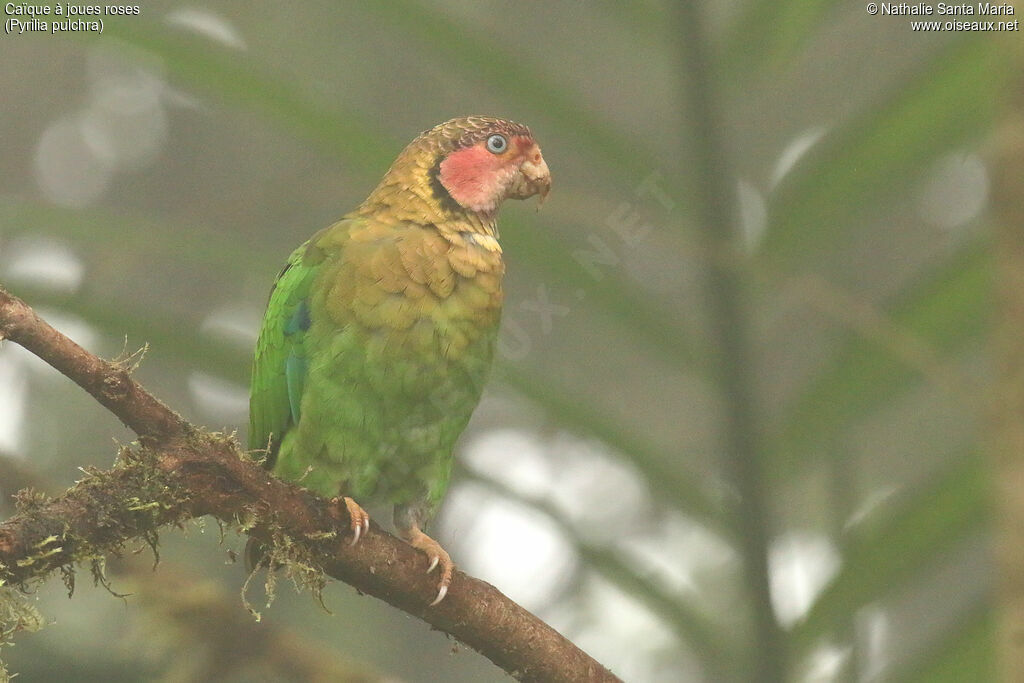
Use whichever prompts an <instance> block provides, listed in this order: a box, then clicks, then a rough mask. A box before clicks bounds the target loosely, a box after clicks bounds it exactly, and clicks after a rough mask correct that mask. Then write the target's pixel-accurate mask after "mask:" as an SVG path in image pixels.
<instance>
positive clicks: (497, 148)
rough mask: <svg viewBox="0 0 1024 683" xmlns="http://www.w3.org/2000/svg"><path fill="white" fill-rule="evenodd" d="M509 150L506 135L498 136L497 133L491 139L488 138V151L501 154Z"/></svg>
mask: <svg viewBox="0 0 1024 683" xmlns="http://www.w3.org/2000/svg"><path fill="white" fill-rule="evenodd" d="M506 149H508V140H506V139H505V136H504V135H498V134H497V133H495V134H494V135H492V136H491V137H489V138H487V151H488V152H491V153H493V154H501V153H502V152H504V151H505V150H506Z"/></svg>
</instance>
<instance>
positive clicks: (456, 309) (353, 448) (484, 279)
mask: <svg viewBox="0 0 1024 683" xmlns="http://www.w3.org/2000/svg"><path fill="white" fill-rule="evenodd" d="M550 187H551V175H550V173H549V171H548V167H547V164H546V162H545V161H544V157H543V156H542V155H541V151H540V147H539V146H538V145H537V143H536V142H535V141H534V139H533V136H532V135H531V133H530V130H529V129H528V128H527V127H526V126H523V125H520V124H517V123H513V122H511V121H506V120H503V119H497V118H491V117H485V116H468V117H464V118H458V119H452V120H451V121H447V122H445V123H442V124H440V125H438V126H435V127H434V128H431V129H430V130H428V131H426V132H424V133H423V134H421V135H420V136H419V137H417V138H416V139H415V140H413V141H412V142H411V143H410V144H409V145H408V146H407V147H406V148H405V149H404V150H403V151H402V153H401V154H399V155H398V158H397V159H396V160H395V162H394V163H393V164H392V165H391V168H390V169H389V170H388V171H387V173H386V174H385V175H384V177H383V179H382V180H381V181H380V183H379V184H378V185H377V187H376V189H375V190H374V191H373V192H372V193H371V194H370V196H369V197H367V199H366V200H365V201H364V202H363V203H362V204H360V205H359V207H358V208H356V209H355V210H354V211H352V212H351V213H349V214H347V215H345V216H344V217H343V218H342V219H341V220H339V221H338V222H337V223H335V224H333V225H331V226H330V227H327V228H325V229H323V230H321V231H320V232H318V233H316V234H315V235H314V236H313V237H312V238H310V240H309V241H308V242H306V243H305V244H303V245H302V246H301V247H299V248H298V249H296V250H295V251H294V252H292V255H291V256H290V257H289V258H288V263H287V264H286V265H285V267H284V269H283V270H282V271H281V272H280V274H279V275H278V276H277V280H276V281H275V283H274V287H273V290H272V291H271V294H270V301H269V303H268V305H267V311H266V315H265V317H264V320H263V327H262V329H261V331H260V336H259V340H258V341H257V343H256V353H255V358H254V361H253V371H252V387H251V392H250V398H249V409H250V428H249V446H250V448H252V449H260V450H263V449H266V450H267V452H268V457H267V466H268V467H269V468H272V470H273V472H274V474H276V475H278V476H279V477H281V478H283V479H287V480H290V481H294V482H297V483H299V484H301V485H302V486H305V487H307V488H309V489H310V490H312V491H314V492H316V493H319V494H321V495H324V496H328V497H334V496H341V498H340V499H339V500H340V501H342V502H344V504H345V506H346V507H347V509H348V511H349V513H350V516H351V519H352V533H353V538H352V543H353V544H354V543H356V542H358V541H359V538H360V535H361V534H362V533H365V531H366V530H367V529H368V528H369V516H368V515H367V514H366V512H365V511H364V510H363V508H362V507H361V506H360V505H359V504H358V503H357V502H356V501H357V500H359V501H363V502H364V503H385V504H390V505H393V506H394V524H395V528H396V530H397V531H398V533H399V535H400V536H401V537H402V538H403V539H405V540H406V541H407V542H408V543H409V544H411V545H412V546H413V547H415V548H417V549H419V550H420V551H422V552H423V553H424V554H426V556H427V558H428V560H429V568H428V569H427V572H428V573H429V572H431V571H433V570H434V569H435V568H436V567H440V582H439V585H438V594H437V598H436V599H435V601H434V603H432V604H436V603H437V602H440V601H441V600H442V599H443V598H444V596H445V595H446V593H447V591H448V585H449V583H450V582H451V577H452V570H453V567H454V565H453V564H452V560H451V557H450V556H449V555H448V553H447V552H446V551H445V550H444V548H442V547H441V546H440V544H438V543H437V542H436V541H435V540H433V539H432V538H430V537H429V536H427V535H426V534H425V533H423V530H422V528H423V526H424V524H425V523H426V522H427V521H428V520H429V519H430V518H431V517H432V515H433V513H434V512H435V510H436V509H437V507H438V505H439V503H440V502H441V499H442V497H443V496H444V494H445V491H446V489H447V488H448V480H449V476H450V473H451V467H452V458H453V455H452V451H453V448H454V445H455V441H456V439H458V437H459V434H461V433H462V431H463V429H465V427H466V424H467V423H468V422H469V418H470V415H471V414H472V412H473V409H474V408H475V407H476V405H477V402H478V401H479V400H480V394H481V392H482V391H483V386H484V382H485V381H486V378H487V374H488V370H489V368H490V366H491V360H492V357H493V355H494V347H495V341H496V337H497V332H498V321H499V318H500V315H501V304H502V288H501V282H502V276H503V274H504V270H505V267H504V263H503V262H502V256H501V247H500V245H499V244H498V231H497V227H496V219H497V212H498V209H499V207H500V206H501V204H502V202H503V201H504V200H505V199H507V198H510V197H511V198H515V199H525V198H527V197H530V196H533V195H538V196H539V199H540V200H541V201H543V199H544V197H545V196H546V195H547V193H548V191H549V189H550Z"/></svg>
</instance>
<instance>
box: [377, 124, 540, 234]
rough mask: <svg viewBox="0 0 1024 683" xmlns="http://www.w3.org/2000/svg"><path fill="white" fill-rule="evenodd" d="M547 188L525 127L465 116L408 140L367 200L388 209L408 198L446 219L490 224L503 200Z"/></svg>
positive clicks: (537, 149) (535, 147)
mask: <svg viewBox="0 0 1024 683" xmlns="http://www.w3.org/2000/svg"><path fill="white" fill-rule="evenodd" d="M550 189H551V173H550V171H548V165H547V163H546V162H545V161H544V156H543V155H542V154H541V151H540V146H539V145H538V144H537V142H536V140H534V139H533V135H532V134H531V133H530V129H529V128H527V127H526V126H524V125H521V124H518V123H514V122H512V121H507V120H505V119H498V118H493V117H489V116H466V117H463V118H458V119H452V120H450V121H446V122H444V123H442V124H439V125H437V126H434V127H433V128H431V129H430V130H428V131H425V132H423V133H422V134H421V135H420V136H419V137H417V138H416V139H415V140H413V141H412V142H411V143H409V145H408V146H407V147H406V148H405V149H404V150H403V151H402V153H401V154H399V155H398V158H397V159H396V160H395V162H394V163H393V164H392V166H391V169H390V170H389V171H388V173H387V175H386V176H385V177H384V179H383V180H382V181H381V184H380V186H378V188H377V190H376V191H375V192H374V194H373V195H371V197H370V200H376V202H377V203H387V204H388V205H389V208H391V209H392V210H395V209H399V208H401V207H399V206H396V205H397V204H399V203H408V205H409V208H412V206H416V207H417V209H418V210H419V211H423V212H425V213H427V214H436V213H441V214H444V215H445V217H446V218H447V219H449V220H450V219H456V220H457V219H459V218H460V216H465V217H472V218H475V219H478V220H479V221H481V222H482V223H484V224H490V223H493V221H494V218H495V215H496V213H497V211H498V208H499V207H500V206H501V204H502V202H504V201H505V200H506V199H509V198H512V199H526V198H527V197H532V196H534V195H537V196H538V198H539V200H540V201H543V200H544V198H545V197H546V196H547V194H548V191H549V190H550ZM370 200H368V201H370ZM385 200H386V201H385ZM424 204H429V206H425V205H424Z"/></svg>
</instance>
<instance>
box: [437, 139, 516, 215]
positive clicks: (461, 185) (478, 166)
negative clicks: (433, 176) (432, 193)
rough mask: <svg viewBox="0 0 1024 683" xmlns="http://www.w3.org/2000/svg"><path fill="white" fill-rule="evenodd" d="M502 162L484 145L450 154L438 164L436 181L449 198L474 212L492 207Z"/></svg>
mask: <svg viewBox="0 0 1024 683" xmlns="http://www.w3.org/2000/svg"><path fill="white" fill-rule="evenodd" d="M503 165H504V164H503V163H502V160H501V159H500V158H499V157H498V156H497V155H495V154H491V153H490V152H488V151H487V150H486V149H484V147H483V145H474V146H472V147H467V148H465V149H460V150H459V151H457V152H452V153H451V154H449V155H448V156H447V157H446V158H445V159H444V161H442V162H441V168H440V174H439V179H440V180H441V184H442V185H444V189H446V190H448V194H450V195H451V196H452V199H454V200H455V201H457V202H458V203H459V204H461V205H462V206H464V207H466V208H467V209H471V210H473V211H491V210H493V209H494V208H495V205H496V204H497V201H498V196H497V195H498V193H499V191H500V189H501V188H500V183H501V180H502V178H503V177H504V175H505V174H504V173H502V167H503Z"/></svg>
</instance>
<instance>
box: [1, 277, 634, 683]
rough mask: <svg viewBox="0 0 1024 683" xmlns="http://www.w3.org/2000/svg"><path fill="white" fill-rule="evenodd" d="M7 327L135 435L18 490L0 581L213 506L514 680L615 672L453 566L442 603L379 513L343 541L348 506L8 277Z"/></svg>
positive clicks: (10, 335) (20, 581)
mask: <svg viewBox="0 0 1024 683" xmlns="http://www.w3.org/2000/svg"><path fill="white" fill-rule="evenodd" d="M2 339H8V340H10V341H12V342H15V343H17V344H19V345H21V346H23V347H25V348H26V349H27V350H29V351H30V352H32V353H34V354H35V355H37V356H39V357H40V358H41V359H43V360H44V361H46V362H47V363H49V364H50V365H52V366H53V367H54V368H56V369H57V370H58V371H60V372H61V373H62V374H64V375H65V376H67V377H68V378H69V379H71V380H72V381H74V382H75V383H76V384H78V385H79V386H81V387H82V388H83V389H85V390H86V391H87V392H89V393H90V394H91V395H92V396H93V397H94V398H96V400H97V401H99V402H100V403H101V404H103V406H105V407H106V408H107V409H108V410H110V411H111V412H112V413H114V414H115V415H116V416H117V417H118V418H119V419H120V420H121V421H122V422H124V424H125V425H127V426H128V427H129V428H131V429H132V430H133V431H134V432H135V433H136V434H137V435H138V437H139V440H138V444H137V445H133V446H131V447H127V448H123V449H122V450H121V453H120V457H119V458H118V463H117V464H116V465H115V466H114V467H113V468H112V469H109V470H102V471H101V470H89V471H87V476H86V477H85V478H84V479H82V480H81V481H80V482H78V483H77V484H76V485H75V486H73V487H71V488H70V489H68V490H67V491H65V492H64V493H63V494H61V495H60V496H58V497H56V498H53V499H48V498H45V497H43V496H39V495H33V494H23V495H21V496H20V501H19V512H18V513H17V514H16V515H15V516H14V517H12V518H10V519H9V520H7V521H5V522H4V523H2V524H0V585H14V586H22V587H24V586H27V585H28V584H30V583H32V582H35V581H40V580H43V579H44V578H46V577H48V576H49V575H51V574H52V573H53V572H54V571H57V570H61V571H62V572H63V573H64V574H65V577H67V576H68V575H69V573H70V571H69V570H70V568H72V567H73V566H74V565H75V564H76V563H78V562H82V561H95V560H96V559H97V558H102V557H103V556H105V555H106V554H108V553H116V552H118V551H119V550H120V549H121V548H122V547H123V546H124V544H126V543H127V542H129V541H133V540H138V539H141V540H143V541H147V542H152V541H153V540H154V539H155V534H156V532H157V530H158V529H160V528H161V527H163V526H167V525H177V524H181V523H182V522H184V521H185V520H188V519H191V518H193V517H199V516H202V515H212V516H214V517H216V518H217V519H220V520H222V521H225V522H227V523H229V524H238V525H241V526H243V527H244V528H245V529H246V530H247V532H248V533H249V534H250V535H252V536H255V537H257V538H260V539H261V540H264V541H265V542H267V543H269V544H273V545H274V546H280V545H281V544H282V542H283V543H285V544H287V545H288V546H289V552H293V553H297V554H296V555H294V556H295V557H299V558H302V559H303V560H304V561H309V562H310V563H311V564H312V565H313V566H315V567H317V568H319V569H322V570H323V572H324V573H326V574H327V575H329V576H332V577H334V578H337V579H340V580H342V581H345V582H346V583H348V584H350V585H352V586H353V587H355V588H356V589H357V590H359V591H361V592H363V593H366V594H368V595H372V596H374V597H377V598H380V599H381V600H384V601H385V602H387V603H389V604H391V605H393V606H395V607H397V608H399V609H401V610H403V611H405V612H407V613H409V614H411V615H413V616H416V617H418V618H420V619H422V620H423V621H425V622H427V623H428V624H430V625H431V626H433V627H435V628H437V629H439V630H441V631H444V632H446V633H448V634H450V635H452V636H453V637H455V638H456V639H458V640H460V641H461V642H463V643H465V644H466V645H468V646H469V647H472V648H473V649H475V650H477V651H479V652H480V653H482V654H483V655H484V656H486V657H487V658H488V659H490V660H491V661H492V662H494V663H495V664H496V665H498V666H499V667H501V668H502V669H504V670H505V671H507V672H509V673H510V674H512V675H513V676H515V677H516V678H518V679H520V680H527V681H554V680H558V681H617V680H618V678H616V677H615V676H614V675H613V674H612V673H611V672H609V671H608V670H607V669H606V668H604V667H603V666H601V665H600V664H599V663H598V662H596V661H595V660H594V659H592V658H591V657H590V656H588V655H587V654H586V653H584V652H583V651H582V650H580V649H579V648H577V647H576V646H574V645H573V644H572V643H571V642H569V641H568V640H567V639H566V638H564V637H563V636H562V635H560V634H559V633H558V632H556V631H555V630H554V629H552V628H551V627H550V626H548V625H547V624H545V623H544V622H543V621H541V620H540V619H538V618H537V617H536V616H534V615H532V614H530V613H529V612H527V611H526V610H525V609H523V608H522V607H520V606H519V605H517V604H516V603H514V602H512V601H511V600H509V599H508V598H507V597H505V596H504V595H502V594H501V593H500V592H499V591H498V590H497V589H495V588H494V587H493V586H491V585H489V584H487V583H485V582H483V581H479V580H477V579H474V578H472V577H470V576H467V575H466V574H464V573H462V572H456V574H455V577H454V579H453V580H452V584H451V589H450V590H449V593H448V596H447V597H446V598H445V600H444V601H443V602H441V603H440V604H439V605H437V606H435V607H428V605H429V603H430V602H431V600H432V599H433V597H434V595H435V593H436V579H435V578H434V577H432V576H428V575H427V574H426V573H425V569H426V558H425V557H423V555H421V554H420V553H418V552H417V551H416V550H414V549H413V548H411V547H410V546H408V545H407V544H405V543H403V542H402V541H400V540H398V539H396V538H395V537H393V536H391V535H389V534H387V533H386V532H384V531H382V530H381V529H380V528H379V527H377V526H376V525H373V526H372V527H371V530H370V532H369V533H368V534H367V535H366V536H364V537H363V539H362V540H360V542H359V543H358V544H357V545H355V546H350V545H349V540H350V539H349V533H348V531H347V530H348V528H349V527H348V521H349V520H348V518H347V514H346V512H345V508H344V506H339V505H331V504H330V502H329V501H327V500H325V499H323V498H320V497H318V496H315V495H313V494H311V493H309V492H308V491H306V490H304V489H302V488H300V487H298V486H295V485H293V484H290V483H286V482H284V481H281V480H278V479H276V478H274V477H272V476H270V475H268V473H267V472H266V471H265V470H263V468H262V467H260V465H259V464H258V463H257V462H255V461H254V460H252V459H251V458H249V457H248V456H247V455H246V454H245V453H244V452H243V451H242V449H241V448H240V447H239V445H238V443H237V442H236V441H235V440H234V439H233V438H231V437H228V436H224V435H220V434H214V433H210V432H206V431H203V430H201V429H198V428H196V427H194V426H192V425H190V424H189V423H188V422H186V421H185V420H183V419H182V418H181V417H180V416H178V415H177V414H175V413H174V412H173V411H171V410H170V409H169V408H168V407H167V406H165V405H164V404H163V403H161V402H160V401H158V400H157V399H156V398H154V397H153V396H152V395H151V394H150V393H149V392H147V391H146V390H145V389H144V388H142V386H140V385H139V384H138V383H137V382H135V380H134V379H132V377H131V373H130V368H129V367H126V365H125V364H124V363H111V362H107V361H104V360H102V359H100V358H97V357H96V356H94V355H93V354H91V353H89V352H88V351H86V350H84V349H83V348H81V347H80V346H78V345H77V344H75V343H74V342H73V341H71V340H70V339H68V338H67V337H65V336H64V335H62V334H61V333H60V332H58V331H56V330H55V329H53V328H52V327H51V326H49V325H48V324H47V323H46V322H44V321H43V320H41V319H40V318H39V317H38V316H37V315H36V314H35V312H34V311H33V310H32V309H31V308H30V307H29V306H28V305H26V304H25V303H24V302H23V301H21V300H20V299H18V298H17V297H14V296H12V295H11V294H9V293H8V292H6V291H5V290H4V289H3V288H0V340H2Z"/></svg>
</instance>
